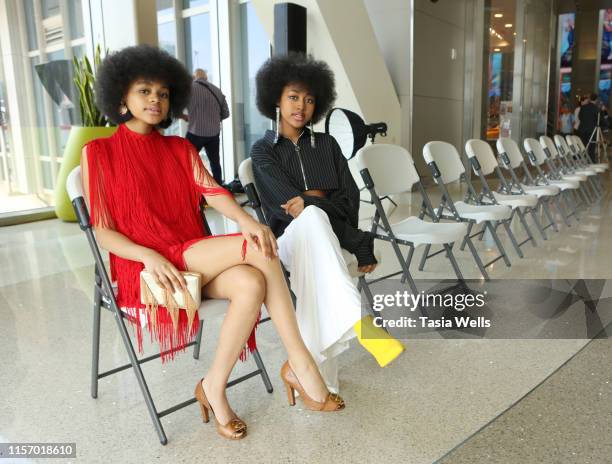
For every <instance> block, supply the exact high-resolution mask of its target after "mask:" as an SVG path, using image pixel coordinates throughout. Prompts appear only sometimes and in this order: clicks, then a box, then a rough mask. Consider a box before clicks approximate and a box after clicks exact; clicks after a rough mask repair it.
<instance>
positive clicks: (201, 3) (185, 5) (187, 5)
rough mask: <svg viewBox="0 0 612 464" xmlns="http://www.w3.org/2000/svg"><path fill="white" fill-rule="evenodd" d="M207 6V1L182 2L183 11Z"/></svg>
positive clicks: (187, 0) (190, 0)
mask: <svg viewBox="0 0 612 464" xmlns="http://www.w3.org/2000/svg"><path fill="white" fill-rule="evenodd" d="M204 5H208V0H183V9H187V8H195V7H196V6H204Z"/></svg>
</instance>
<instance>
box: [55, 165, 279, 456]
mask: <svg viewBox="0 0 612 464" xmlns="http://www.w3.org/2000/svg"><path fill="white" fill-rule="evenodd" d="M66 190H67V192H68V197H69V198H70V200H71V202H72V206H73V208H74V211H75V213H76V216H77V219H78V222H79V227H80V228H81V230H82V231H83V232H85V235H86V236H87V241H88V242H89V248H90V249H91V252H92V254H93V256H94V260H95V266H94V268H95V281H94V307H93V310H94V317H93V340H92V365H91V396H92V398H97V397H98V380H100V379H101V378H103V377H107V376H109V375H112V374H115V373H117V372H121V371H123V370H126V369H129V368H132V369H133V370H134V374H135V375H136V379H137V380H138V385H139V386H140V390H141V391H142V395H143V397H144V400H145V403H146V405H147V409H148V411H149V415H150V416H151V420H152V421H153V425H154V427H155V430H156V431H157V434H158V436H159V441H160V443H161V444H162V445H165V444H166V443H168V439H167V437H166V433H165V431H164V428H163V426H162V423H161V420H160V419H161V418H162V417H164V416H166V415H168V414H170V413H173V412H175V411H178V410H179V409H182V408H184V407H186V406H189V405H190V404H193V403H195V402H196V399H195V398H190V399H188V400H186V401H183V402H182V403H179V404H177V405H175V406H172V407H170V408H168V409H165V410H163V411H158V410H157V408H156V407H155V403H154V402H153V398H152V396H151V393H150V392H149V387H148V385H147V381H146V380H145V377H144V374H143V372H142V369H141V367H140V365H141V364H143V363H145V362H148V361H151V360H153V359H157V358H159V357H161V356H162V353H157V354H154V355H151V356H147V357H145V358H141V359H138V357H137V356H136V351H135V350H134V345H133V344H132V341H131V339H130V336H129V334H128V331H127V328H126V326H125V321H124V320H123V318H124V317H126V314H125V313H124V312H123V311H121V309H120V308H119V306H118V304H117V300H116V291H117V288H116V287H114V286H113V283H112V282H111V280H110V278H109V274H108V272H107V271H106V266H105V264H104V260H103V259H102V255H101V254H100V248H99V247H98V243H97V241H96V237H95V234H94V231H93V228H92V225H91V222H90V218H89V211H88V209H87V204H86V203H85V199H84V197H83V184H82V179H81V167H80V166H77V167H76V168H74V169H73V170H72V171H71V173H70V174H69V175H68V178H67V180H66ZM202 199H203V198H202ZM201 210H202V208H201ZM202 219H203V221H204V223H205V226H206V228H207V229H208V226H207V224H206V218H205V217H204V216H202ZM215 302H217V303H218V302H219V300H207V301H203V302H202V304H201V306H200V309H199V311H198V314H199V316H200V319H201V318H202V317H203V316H204V314H205V313H207V312H209V310H210V309H211V308H210V306H211V305H214V304H215ZM102 307H104V308H105V309H107V310H108V311H110V312H111V313H112V314H113V315H114V319H115V322H116V323H117V328H118V330H119V333H120V334H121V339H122V341H123V345H124V346H125V350H126V351H127V354H128V358H129V360H130V362H129V363H128V364H124V365H122V366H119V367H116V368H114V369H110V370H108V371H105V372H100V370H99V360H100V317H101V312H102V311H101V308H102ZM202 325H203V324H202V321H201V320H200V329H199V331H198V334H197V336H196V340H195V341H193V342H191V343H189V344H188V345H187V346H194V352H193V357H194V358H195V359H198V358H199V356H200V345H201V340H202ZM164 354H167V353H164ZM251 354H252V355H253V359H254V360H255V363H256V364H257V369H256V370H254V371H252V372H250V373H248V374H246V375H243V376H242V377H239V378H237V379H234V380H232V381H230V382H228V384H227V387H228V388H229V387H231V386H233V385H236V384H238V383H241V382H244V381H245V380H247V379H250V378H251V377H254V376H256V375H261V378H262V380H263V383H264V386H265V387H266V390H267V391H268V393H272V383H271V382H270V378H269V377H268V373H267V372H266V368H265V366H264V363H263V361H262V360H261V356H260V355H259V351H258V350H257V349H255V350H254V351H253V352H252V353H251Z"/></svg>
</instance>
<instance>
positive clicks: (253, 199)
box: [238, 158, 268, 224]
mask: <svg viewBox="0 0 612 464" xmlns="http://www.w3.org/2000/svg"><path fill="white" fill-rule="evenodd" d="M238 178H239V179H240V183H241V184H242V187H243V188H244V193H246V195H247V197H248V198H249V205H250V206H251V208H253V210H254V211H255V214H256V215H257V219H259V222H261V223H262V224H268V220H267V219H266V215H265V213H264V211H263V208H262V206H261V200H260V199H259V193H257V187H255V176H254V175H253V160H252V159H251V158H247V159H245V160H244V161H243V162H242V163H240V166H238Z"/></svg>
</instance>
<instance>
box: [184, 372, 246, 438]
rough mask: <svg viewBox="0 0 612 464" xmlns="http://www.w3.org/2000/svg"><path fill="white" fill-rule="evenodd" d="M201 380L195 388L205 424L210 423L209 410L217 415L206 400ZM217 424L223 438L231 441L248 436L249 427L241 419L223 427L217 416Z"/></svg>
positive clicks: (231, 421) (234, 419)
mask: <svg viewBox="0 0 612 464" xmlns="http://www.w3.org/2000/svg"><path fill="white" fill-rule="evenodd" d="M203 380H204V379H202V380H200V381H199V382H198V384H197V385H196V387H195V397H196V399H197V400H198V403H200V411H202V420H203V421H204V422H208V421H209V417H208V410H209V409H210V411H211V412H212V413H213V415H214V414H215V411H213V408H212V407H211V406H210V403H209V402H208V399H207V398H206V394H205V393H204V389H203V388H202V381H203ZM215 422H216V424H217V433H218V434H219V435H221V436H222V437H223V438H228V439H229V440H240V439H242V438H244V437H246V434H247V426H246V424H245V423H244V421H243V420H242V419H240V418H239V417H234V418H233V419H231V420H230V421H229V422H228V423H227V424H225V425H221V424H220V423H219V421H218V420H217V417H216V416H215Z"/></svg>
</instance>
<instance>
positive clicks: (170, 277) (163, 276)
mask: <svg viewBox="0 0 612 464" xmlns="http://www.w3.org/2000/svg"><path fill="white" fill-rule="evenodd" d="M142 264H144V267H145V269H146V270H147V271H149V272H150V273H151V275H152V276H153V277H154V278H155V282H157V285H159V286H160V287H162V288H165V289H167V290H170V291H171V292H172V293H174V292H175V291H176V290H185V289H186V288H187V283H186V282H185V278H184V277H183V276H182V275H181V273H180V271H179V270H178V269H177V268H176V267H174V264H172V263H171V262H170V261H168V260H167V259H166V258H164V257H163V256H162V255H160V254H159V253H158V252H157V251H155V250H151V249H147V250H146V251H145V252H144V254H143V256H142Z"/></svg>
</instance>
